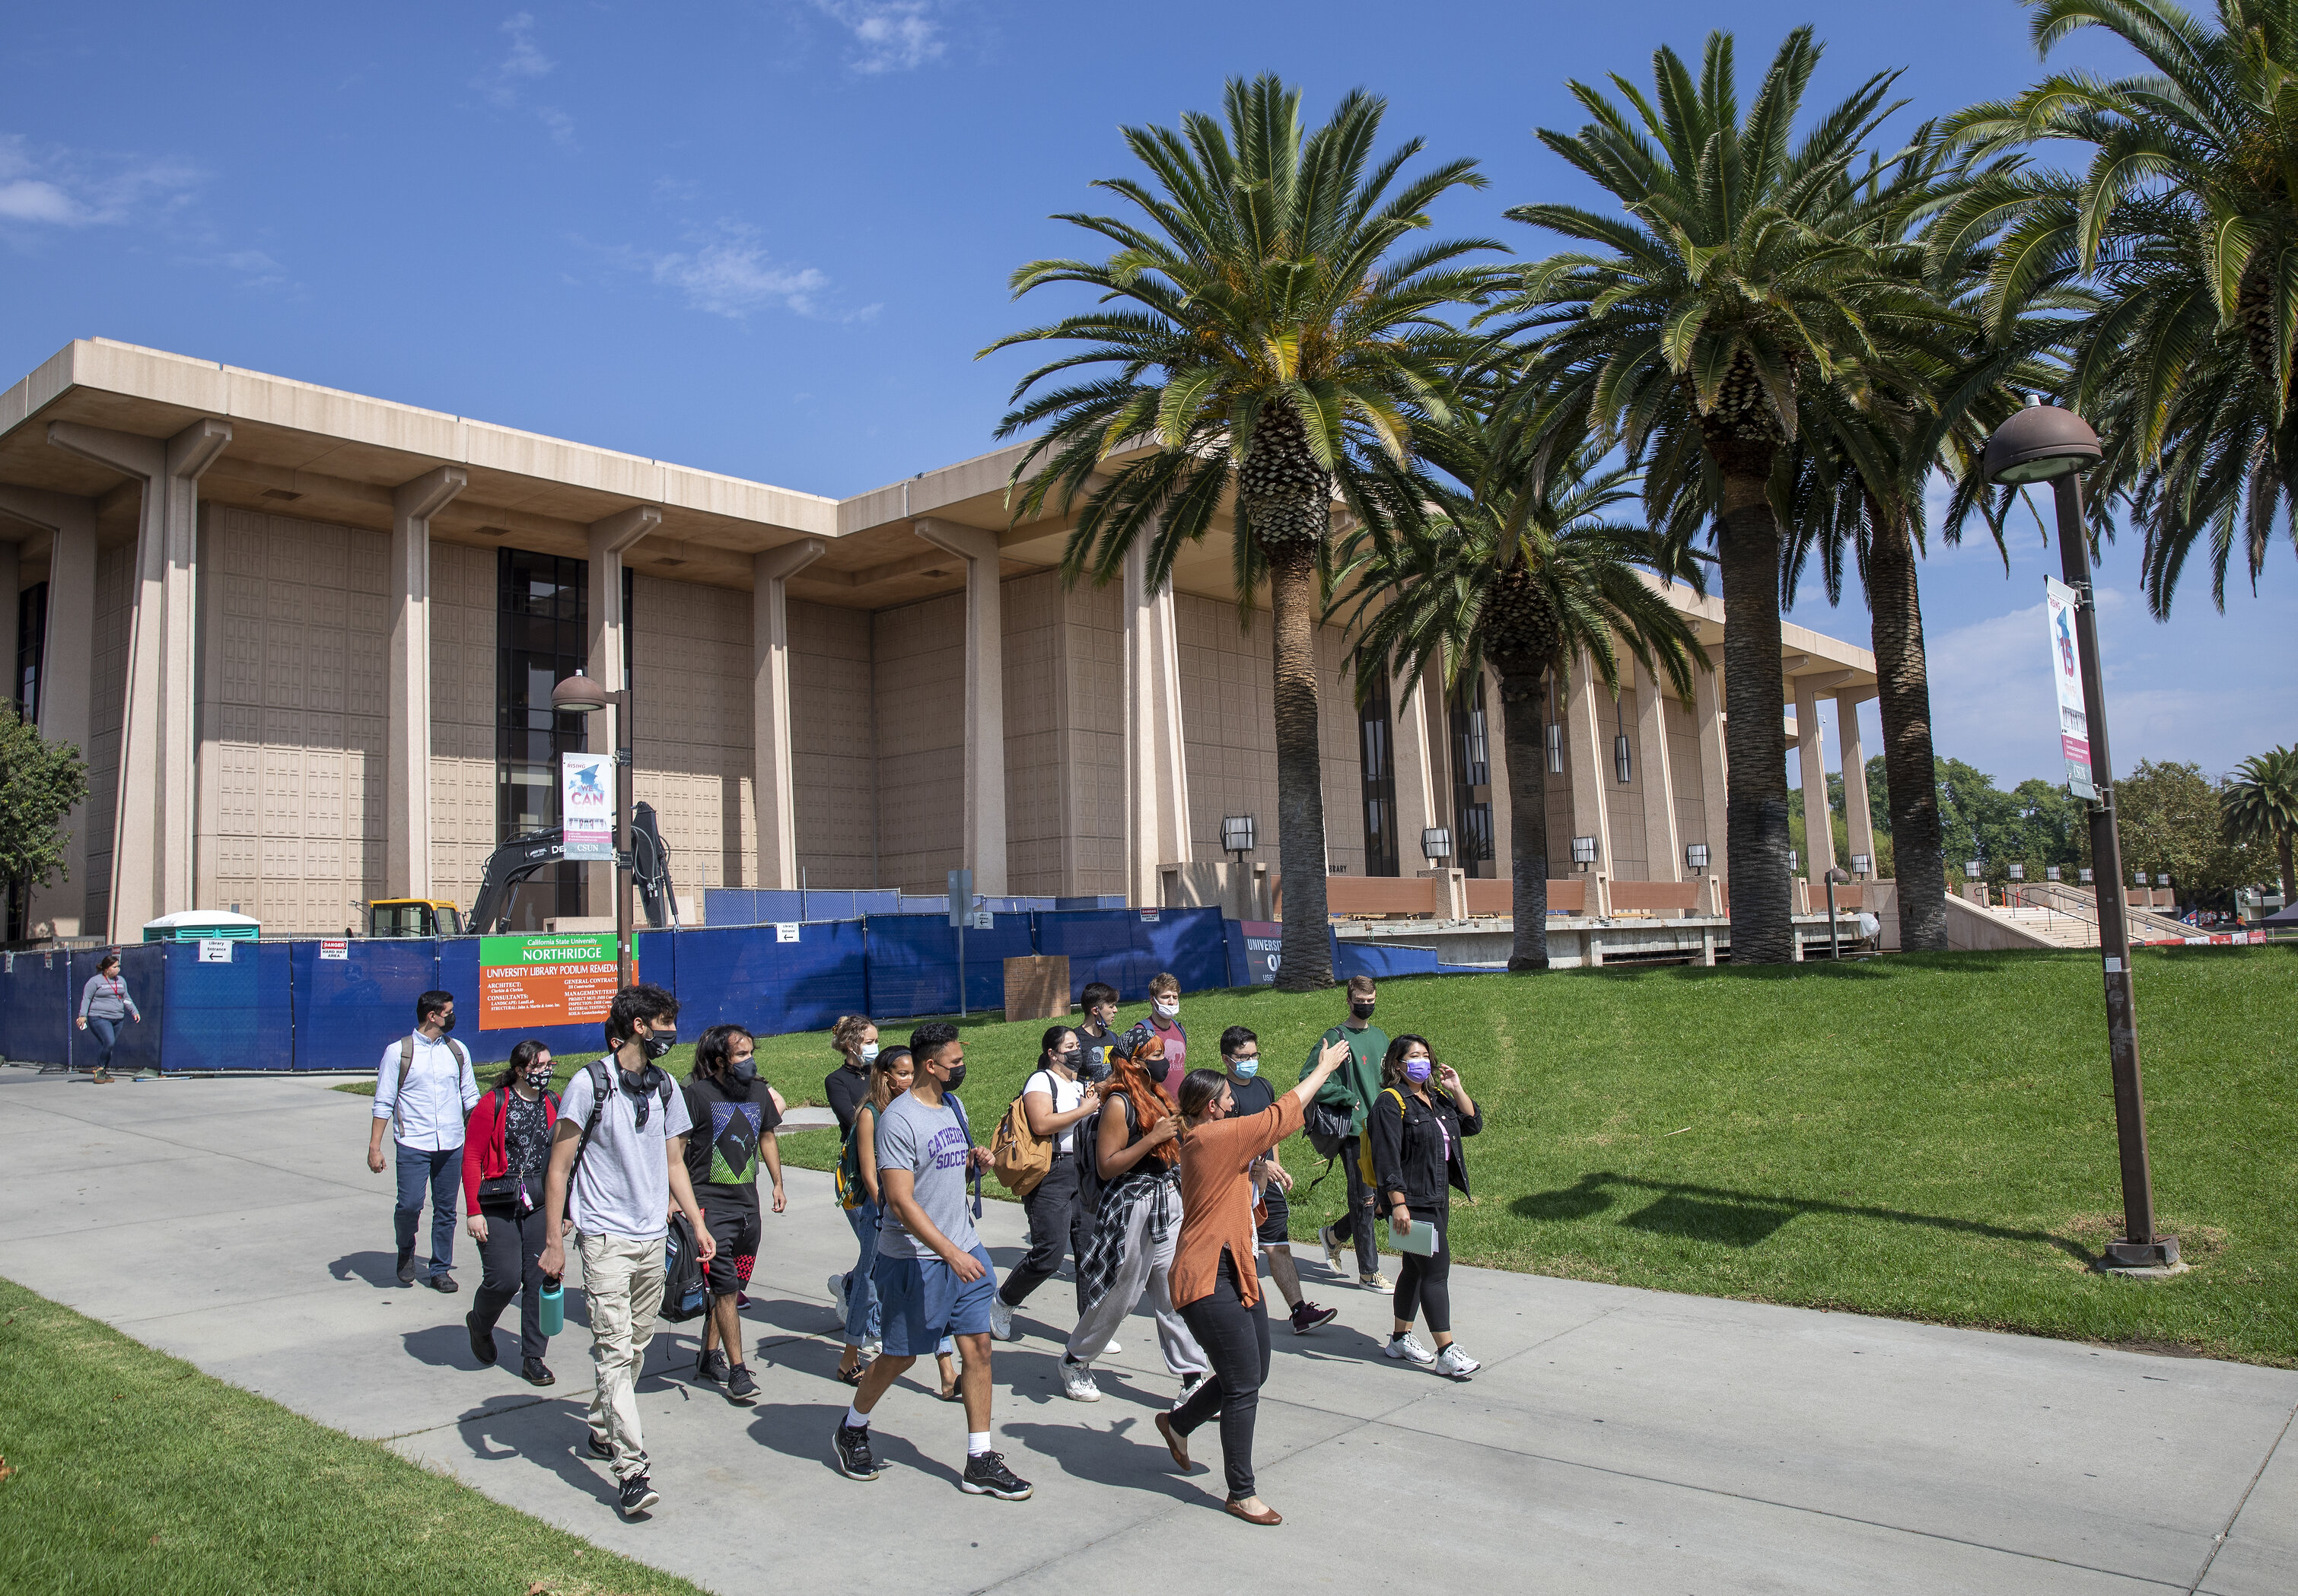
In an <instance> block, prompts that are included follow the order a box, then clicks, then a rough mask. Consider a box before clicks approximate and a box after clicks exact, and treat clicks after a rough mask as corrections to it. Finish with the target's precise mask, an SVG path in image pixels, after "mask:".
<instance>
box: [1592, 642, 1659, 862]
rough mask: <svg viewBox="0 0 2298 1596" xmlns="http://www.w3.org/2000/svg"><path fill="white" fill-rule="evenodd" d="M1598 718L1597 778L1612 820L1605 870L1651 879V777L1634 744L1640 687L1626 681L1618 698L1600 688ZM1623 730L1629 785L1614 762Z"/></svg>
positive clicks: (1608, 815) (1623, 673) (1624, 664)
mask: <svg viewBox="0 0 2298 1596" xmlns="http://www.w3.org/2000/svg"><path fill="white" fill-rule="evenodd" d="M1630 669H1633V667H1632V666H1629V665H1628V664H1627V663H1626V662H1623V670H1622V672H1621V674H1622V675H1623V676H1625V675H1626V674H1627V672H1628V670H1630ZM1596 703H1597V707H1598V709H1599V711H1600V716H1599V719H1600V722H1601V724H1600V726H1599V727H1598V728H1597V729H1598V734H1599V735H1598V737H1597V746H1596V774H1597V779H1598V780H1599V781H1600V783H1601V784H1602V791H1603V794H1604V812H1605V815H1606V816H1607V817H1608V819H1609V820H1610V821H1611V827H1612V857H1611V860H1610V861H1609V864H1608V868H1607V873H1608V875H1609V876H1611V877H1612V879H1613V880H1615V881H1649V880H1650V879H1651V878H1652V877H1651V868H1650V858H1649V853H1648V851H1647V850H1646V847H1645V843H1644V832H1645V827H1644V784H1645V782H1646V780H1647V779H1648V778H1649V776H1650V774H1651V773H1650V772H1649V770H1647V769H1645V768H1644V766H1645V760H1644V758H1643V752H1642V750H1641V749H1640V748H1638V747H1637V746H1636V715H1637V713H1638V712H1639V711H1640V710H1641V708H1642V707H1643V706H1642V702H1641V694H1640V692H1639V691H1638V689H1636V688H1634V687H1622V688H1621V689H1620V695H1619V697H1618V698H1617V699H1614V698H1613V697H1612V695H1610V694H1608V693H1606V692H1603V691H1601V690H1600V689H1599V691H1598V693H1597V695H1596ZM1622 731H1625V732H1626V733H1627V734H1628V750H1629V753H1630V755H1631V756H1632V757H1631V759H1630V761H1629V765H1628V770H1629V774H1630V776H1631V777H1633V779H1632V780H1630V781H1629V782H1628V783H1627V785H1626V786H1622V785H1621V784H1620V777H1619V772H1617V771H1616V770H1615V769H1613V768H1612V748H1613V739H1614V738H1615V737H1616V736H1619V735H1620V733H1621V732H1622Z"/></svg>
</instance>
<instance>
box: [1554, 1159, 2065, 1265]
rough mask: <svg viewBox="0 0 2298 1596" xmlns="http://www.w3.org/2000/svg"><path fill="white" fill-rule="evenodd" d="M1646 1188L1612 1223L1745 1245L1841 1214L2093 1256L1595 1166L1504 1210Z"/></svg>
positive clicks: (1974, 1223) (1939, 1222) (1941, 1217)
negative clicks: (1800, 1221) (1803, 1218)
mask: <svg viewBox="0 0 2298 1596" xmlns="http://www.w3.org/2000/svg"><path fill="white" fill-rule="evenodd" d="M1635 1192H1649V1193H1653V1194H1655V1195H1654V1196H1653V1197H1652V1200H1651V1201H1650V1202H1649V1203H1647V1204H1645V1205H1643V1206H1642V1207H1641V1208H1639V1209H1637V1210H1636V1211H1635V1212H1634V1213H1631V1214H1629V1215H1627V1216H1626V1217H1625V1218H1624V1219H1623V1220H1621V1221H1620V1223H1621V1224H1623V1225H1624V1226H1627V1227H1629V1228H1630V1229H1633V1230H1649V1231H1652V1232H1654V1233H1655V1234H1657V1235H1662V1236H1681V1237H1684V1238H1688V1239H1690V1240H1694V1241H1715V1242H1720V1243H1722V1244H1723V1246H1739V1247H1748V1246H1755V1245H1757V1243H1758V1242H1761V1241H1764V1240H1765V1239H1767V1238H1769V1237H1770V1236H1771V1235H1772V1234H1773V1232H1774V1231H1776V1230H1779V1229H1780V1227H1781V1226H1782V1225H1784V1224H1786V1223H1787V1222H1789V1221H1790V1220H1791V1219H1795V1218H1797V1217H1798V1216H1799V1215H1802V1214H1806V1213H1817V1214H1828V1215H1833V1216H1837V1217H1840V1218H1846V1219H1864V1220H1880V1221H1882V1222H1885V1223H1889V1224H1899V1225H1913V1226H1916V1227H1918V1228H1921V1229H1925V1230H1955V1231H1960V1232H1962V1233H1963V1234H1964V1235H1969V1236H1984V1237H1987V1238H1989V1239H1991V1240H1995V1241H2028V1242H2034V1243H2037V1244H2038V1245H2040V1246H2047V1247H2051V1248H2053V1249H2054V1250H2056V1251H2058V1252H2061V1253H2063V1254H2065V1255H2067V1256H2068V1257H2070V1258H2073V1259H2075V1260H2077V1261H2078V1262H2079V1263H2085V1264H2089V1263H2095V1261H2096V1255H2095V1254H2093V1253H2092V1252H2091V1251H2090V1250H2089V1249H2088V1248H2087V1247H2085V1246H2082V1245H2081V1244H2080V1243H2079V1242H2075V1241H2071V1240H2069V1239H2068V1238H2065V1237H2063V1236H2054V1235H2052V1234H2051V1233H2050V1232H2049V1231H2048V1230H2013V1229H2012V1228H2011V1227H2009V1226H2007V1225H1991V1224H1988V1223H1986V1222H1984V1221H1980V1220H1973V1219H1952V1218H1949V1217H1947V1215H1945V1214H1938V1213H1909V1212H1908V1211H1907V1210H1905V1209H1904V1208H1879V1207H1874V1206H1872V1205H1863V1204H1858V1203H1839V1202H1831V1201H1829V1200H1828V1199H1826V1198H1823V1197H1782V1196H1780V1195H1779V1194H1778V1193H1775V1192H1758V1191H1741V1190H1738V1189H1733V1188H1732V1187H1728V1186H1701V1185H1697V1184H1694V1183H1692V1182H1690V1181H1654V1180H1651V1179H1649V1178H1647V1177H1645V1176H1641V1175H1624V1174H1618V1173H1616V1172H1612V1171H1608V1170H1598V1171H1594V1172H1590V1173H1588V1174H1584V1175H1582V1176H1581V1177H1580V1178H1579V1180H1577V1181H1574V1182H1573V1183H1572V1184H1571V1185H1569V1186H1565V1187H1559V1188H1558V1189H1555V1190H1553V1191H1533V1192H1527V1193H1525V1195H1524V1196H1523V1197H1518V1198H1517V1199H1516V1200H1515V1201H1514V1202H1512V1203H1510V1204H1509V1212H1510V1213H1516V1214H1518V1215H1520V1216H1522V1217H1523V1218H1525V1219H1546V1220H1575V1219H1592V1218H1593V1217H1595V1216H1596V1215H1597V1214H1599V1213H1603V1212H1604V1211H1605V1210H1606V1209H1608V1208H1609V1207H1611V1206H1612V1205H1613V1204H1615V1203H1616V1202H1617V1201H1618V1200H1619V1199H1620V1196H1621V1194H1623V1193H1635Z"/></svg>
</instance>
